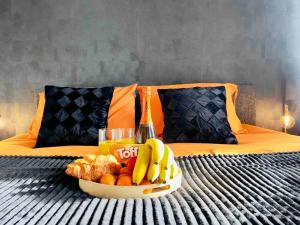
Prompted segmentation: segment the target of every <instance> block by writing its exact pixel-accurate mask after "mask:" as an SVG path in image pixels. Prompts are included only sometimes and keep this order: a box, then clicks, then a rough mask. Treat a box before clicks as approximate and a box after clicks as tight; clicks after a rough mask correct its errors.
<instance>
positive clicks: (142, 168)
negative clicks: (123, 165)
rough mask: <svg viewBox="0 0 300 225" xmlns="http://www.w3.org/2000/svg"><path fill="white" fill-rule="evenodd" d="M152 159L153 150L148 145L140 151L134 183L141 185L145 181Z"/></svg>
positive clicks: (134, 172)
mask: <svg viewBox="0 0 300 225" xmlns="http://www.w3.org/2000/svg"><path fill="white" fill-rule="evenodd" d="M150 157H151V148H150V147H149V146H148V145H144V146H143V147H141V148H140V149H139V152H138V155H137V160H136V163H135V166H134V169H133V174H132V182H133V183H135V184H140V183H141V181H142V180H143V178H144V176H145V174H146V172H147V169H148V166H149V162H150Z"/></svg>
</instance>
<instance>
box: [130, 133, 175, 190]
mask: <svg viewBox="0 0 300 225" xmlns="http://www.w3.org/2000/svg"><path fill="white" fill-rule="evenodd" d="M178 173H180V169H179V167H178V166H177V164H176V162H175V160H174V154H173V151H172V150H171V149H170V148H169V147H168V146H167V145H164V144H163V143H162V141H160V140H158V139H155V138H151V139H148V140H147V142H146V143H145V145H144V146H143V147H142V148H140V149H139V153H138V156H137V160H136V164H135V167H134V170H133V174H132V181H133V183H135V184H140V183H141V181H142V180H143V178H144V177H145V176H146V175H147V180H149V181H151V182H153V181H155V180H156V179H158V181H159V182H162V183H165V182H167V181H169V180H170V179H172V178H174V177H175V176H177V175H178Z"/></svg>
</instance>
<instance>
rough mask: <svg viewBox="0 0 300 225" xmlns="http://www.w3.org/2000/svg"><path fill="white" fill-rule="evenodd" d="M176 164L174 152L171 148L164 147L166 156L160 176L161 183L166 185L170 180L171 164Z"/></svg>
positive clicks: (162, 161)
mask: <svg viewBox="0 0 300 225" xmlns="http://www.w3.org/2000/svg"><path fill="white" fill-rule="evenodd" d="M173 162H174V154H173V151H172V150H171V149H170V148H169V146H167V145H165V146H164V156H163V158H162V160H161V168H160V174H159V181H160V182H162V183H166V182H167V181H169V180H170V175H171V169H170V167H171V164H172V163H173Z"/></svg>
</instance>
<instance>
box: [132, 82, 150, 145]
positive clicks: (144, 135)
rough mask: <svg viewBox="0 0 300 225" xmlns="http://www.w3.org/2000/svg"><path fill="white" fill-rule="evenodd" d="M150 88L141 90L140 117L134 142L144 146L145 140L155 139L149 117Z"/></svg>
mask: <svg viewBox="0 0 300 225" xmlns="http://www.w3.org/2000/svg"><path fill="white" fill-rule="evenodd" d="M150 100H151V87H146V88H145V89H144V90H143V98H142V117H141V120H140V124H139V127H138V130H137V133H136V142H137V143H138V144H144V143H145V142H146V141H147V139H149V138H155V131H154V126H153V122H152V117H151V109H150V108H151V107H150V106H151V105H150Z"/></svg>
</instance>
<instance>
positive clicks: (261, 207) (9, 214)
mask: <svg viewBox="0 0 300 225" xmlns="http://www.w3.org/2000/svg"><path fill="white" fill-rule="evenodd" d="M72 160H73V158H67V157H0V224H22V225H23V224H72V225H73V224H220V225H226V224H243V225H244V224H262V225H263V224H282V225H287V224H300V179H299V178H300V153H297V152H295V153H282V154H260V155H222V156H193V157H180V158H177V162H178V163H179V165H180V167H181V168H182V172H183V176H184V179H183V184H182V187H181V188H180V189H178V190H177V191H175V192H173V193H172V194H169V195H166V196H164V197H160V198H153V199H144V200H142V199H127V200H125V199H99V198H94V197H91V196H89V195H87V194H85V193H83V192H82V191H80V189H79V187H78V181H76V179H74V178H71V177H68V176H66V175H65V174H64V169H65V166H66V165H67V164H68V163H70V162H71V161H72Z"/></svg>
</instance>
